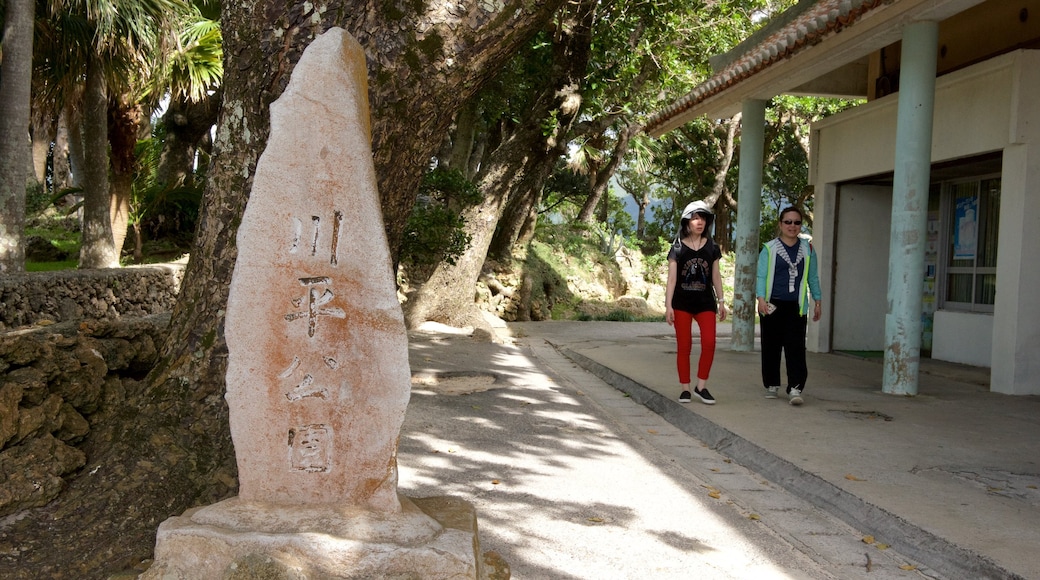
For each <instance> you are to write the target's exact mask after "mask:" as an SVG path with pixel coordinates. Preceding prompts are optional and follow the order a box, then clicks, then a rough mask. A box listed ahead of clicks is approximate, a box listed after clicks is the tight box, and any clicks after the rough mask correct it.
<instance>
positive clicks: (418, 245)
mask: <svg viewBox="0 0 1040 580" xmlns="http://www.w3.org/2000/svg"><path fill="white" fill-rule="evenodd" d="M480 200H481V193H480V190H479V189H477V187H476V186H475V185H473V183H472V182H470V181H469V180H467V179H466V178H465V177H464V176H463V175H462V173H460V172H459V171H457V170H454V169H441V168H437V169H434V170H432V171H430V172H428V173H427V174H426V175H425V176H423V182H422V184H421V185H420V187H419V202H418V203H416V205H415V207H414V208H413V209H412V215H411V216H410V217H409V218H408V225H407V226H406V228H405V234H404V240H403V242H402V246H401V262H403V263H408V264H412V265H416V266H423V267H432V266H435V265H437V264H438V263H439V262H446V263H448V264H452V265H454V264H455V263H456V261H457V260H458V259H459V257H461V256H462V254H463V253H464V252H465V251H466V249H467V248H468V247H469V243H470V236H469V234H467V233H466V232H465V231H464V229H463V227H464V226H465V220H464V219H463V217H462V215H461V212H462V210H463V209H465V208H466V207H468V206H471V205H473V204H475V203H477V202H479V201H480Z"/></svg>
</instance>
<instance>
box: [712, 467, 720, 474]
mask: <svg viewBox="0 0 1040 580" xmlns="http://www.w3.org/2000/svg"><path fill="white" fill-rule="evenodd" d="M711 470H712V471H714V472H715V473H718V472H719V468H718V467H712V468H711Z"/></svg>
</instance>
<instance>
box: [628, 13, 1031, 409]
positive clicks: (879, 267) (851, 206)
mask: <svg viewBox="0 0 1040 580" xmlns="http://www.w3.org/2000/svg"><path fill="white" fill-rule="evenodd" d="M715 62H717V63H718V64H717V69H716V70H717V73H716V74H715V75H714V76H713V77H712V79H709V81H707V82H706V83H704V84H703V85H701V86H699V87H697V89H696V90H695V91H694V92H692V93H691V94H690V95H687V96H685V97H684V98H683V99H681V100H679V101H677V102H676V103H675V104H673V105H672V106H670V107H668V108H666V109H664V110H662V111H661V112H660V113H658V114H657V115H655V116H654V117H653V118H652V119H651V120H650V122H649V123H648V125H647V130H648V132H650V133H651V134H662V133H664V132H666V131H667V130H670V129H671V128H674V127H675V126H678V124H681V123H683V122H685V121H688V120H690V119H692V118H695V117H697V116H700V115H711V116H717V117H722V116H729V115H731V114H733V113H734V112H736V111H738V110H743V111H744V113H745V116H744V120H743V122H744V123H745V125H747V123H748V122H749V121H751V122H754V121H755V119H754V118H751V119H749V118H748V111H749V110H750V111H751V112H752V113H754V111H755V108H754V107H751V108H749V107H748V103H756V102H763V101H764V100H768V99H769V98H771V97H772V96H774V95H778V94H782V93H795V94H811V95H821V96H822V95H825V96H842V97H855V98H862V99H865V102H864V104H862V105H859V106H857V107H854V108H852V109H848V110H846V111H844V112H842V113H839V114H837V115H834V116H832V117H828V118H826V119H824V120H822V121H820V122H817V123H816V124H814V126H813V127H812V148H811V157H810V168H809V180H810V183H811V184H812V185H813V187H814V190H815V199H814V223H813V231H812V235H813V240H814V245H815V246H816V249H817V252H818V254H819V257H820V276H821V284H822V286H823V291H824V304H825V308H824V314H823V319H822V320H821V321H820V323H819V324H815V325H810V331H809V338H808V346H809V348H810V350H813V351H818V352H828V351H833V350H874V351H876V350H883V351H885V365H884V371H883V372H884V373H885V380H884V384H885V387H884V390H885V391H886V392H890V393H893V394H911V395H912V394H916V380H917V379H916V373H917V363H918V362H919V360H920V357H922V356H925V357H927V356H930V357H932V358H935V359H940V360H945V361H953V362H959V363H966V364H970V365H976V366H985V367H989V368H990V388H991V390H992V391H995V392H1001V393H1007V394H1014V395H1027V394H1040V300H1038V297H1040V260H1037V259H1034V258H1036V257H1040V0H1036V1H1033V0H1030V1H1023V2H1011V1H1009V0H988V1H986V2H979V1H977V0H976V1H960V2H955V1H945V2H944V1H942V0H932V1H929V2H924V1H920V0H890V1H888V2H880V1H874V0H865V1H856V0H853V1H849V0H846V1H828V0H819V1H815V2H802V3H800V4H799V5H798V6H796V7H795V8H793V9H791V10H790V11H788V12H787V13H785V14H784V15H782V16H780V17H779V18H777V19H776V20H775V21H774V22H772V23H770V24H769V25H767V26H766V27H765V28H764V29H763V30H762V31H760V32H759V33H756V35H755V36H753V37H752V38H749V39H748V40H747V41H746V42H745V43H743V44H741V45H740V46H738V47H737V48H736V49H734V50H733V51H731V52H730V53H728V54H727V55H724V56H723V57H720V58H719V59H717V61H713V64H714V63H715ZM755 145H756V144H755V143H753V142H747V141H744V142H742V147H745V146H755ZM741 163H742V167H741V179H742V181H743V180H744V174H745V169H746V168H744V167H743V163H744V152H743V151H742V157H741ZM759 170H760V168H759ZM760 179H761V178H760V177H759V181H758V183H759V187H760V183H761V180H760ZM750 181H751V182H752V183H754V180H753V178H752V179H751V180H750ZM743 191H744V190H743V188H742V190H741V192H740V193H743ZM738 201H739V202H740V203H741V204H743V203H744V201H743V200H738ZM751 207H752V211H756V210H755V209H754V208H755V207H756V206H751ZM740 211H743V206H741V207H738V212H740ZM758 217H760V216H756V218H758ZM743 221H744V220H741V221H740V222H738V228H739V224H740V223H743ZM756 233H757V231H756ZM740 236H741V233H740V232H739V231H738V240H739V239H740ZM748 238H749V239H750V236H748ZM756 238H757V236H756ZM739 252H740V250H739V243H738V257H737V259H738V274H739V269H740V264H741V259H742V258H741V256H740V254H739ZM748 253H750V252H748ZM748 259H750V258H748V257H747V256H745V257H744V260H745V261H746V260H748ZM746 283H747V281H746V280H744V281H742V280H740V279H739V276H738V280H737V284H738V286H739V285H741V284H746ZM752 292H753V291H752ZM737 296H738V299H740V298H741V296H744V299H745V300H746V299H747V296H748V294H747V292H744V293H742V292H741V289H740V288H738V289H737ZM751 296H752V297H753V294H751ZM739 306H740V305H737V307H738V309H739ZM752 316H753V315H752ZM744 322H745V323H749V324H753V320H751V321H744ZM739 324H741V321H735V322H734V325H735V326H734V328H735V330H734V332H735V336H737V335H739V334H740V333H739V331H738V329H737V326H738V325H739Z"/></svg>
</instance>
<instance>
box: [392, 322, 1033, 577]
mask: <svg viewBox="0 0 1040 580" xmlns="http://www.w3.org/2000/svg"><path fill="white" fill-rule="evenodd" d="M726 330H727V327H723V333H722V334H725V333H726ZM501 333H502V334H503V335H508V336H509V337H510V338H509V339H508V340H507V341H506V343H505V344H497V343H491V342H487V341H480V340H477V339H474V338H472V337H468V336H464V335H461V334H440V333H436V332H434V333H417V334H414V335H413V336H411V337H410V353H411V366H412V372H413V395H412V402H411V404H410V405H409V411H408V417H407V419H406V422H405V426H404V428H403V429H402V434H401V447H400V456H399V466H400V490H401V492H402V493H403V494H404V495H409V496H412V497H423V496H428V495H453V496H457V497H462V498H463V499H467V500H469V501H471V502H473V503H474V504H475V505H476V507H477V513H478V517H479V525H480V526H481V542H482V550H485V551H488V550H490V551H494V552H497V553H498V554H499V555H500V556H501V557H502V558H503V559H504V560H505V561H506V562H507V563H508V564H509V565H510V567H511V569H512V573H513V578H516V579H526V578H536V579H542V578H545V579H550V578H552V579H556V578H565V579H566V578H596V579H597V580H600V579H613V578H617V579H625V578H653V579H671V578H675V579H679V578H693V577H696V578H756V579H758V578H840V579H851V578H864V579H871V580H879V579H881V580H888V579H895V578H917V579H920V578H925V577H928V578H949V579H960V578H972V579H974V578H1040V558H1038V557H1037V556H1036V553H1035V551H1036V547H1037V546H1040V526H1038V525H1037V522H1038V521H1040V520H1038V516H1040V489H1038V484H1040V477H1038V473H1040V467H1038V465H1037V462H1038V461H1040V398H1038V397H1007V396H1001V395H993V394H991V393H989V392H988V390H987V388H986V387H985V385H984V383H985V380H986V377H987V376H988V373H986V372H984V369H974V368H970V367H960V366H956V365H942V364H935V365H932V364H929V365H927V366H928V368H927V373H925V374H923V375H922V380H921V394H920V395H919V396H917V397H914V398H906V397H893V396H888V395H882V394H881V393H880V377H881V367H880V364H879V363H878V362H877V361H867V360H861V359H857V358H853V357H848V356H842V355H810V360H809V365H810V379H809V382H808V387H807V389H806V392H805V398H806V403H805V405H803V406H802V407H791V406H790V405H788V404H787V402H786V400H784V399H780V400H766V399H764V398H763V397H762V394H763V390H762V389H761V386H760V385H759V380H758V376H759V371H758V368H759V367H758V354H757V353H736V352H732V351H730V350H729V347H728V340H727V339H725V338H724V339H723V340H722V341H721V343H720V347H719V349H718V353H717V356H716V362H715V366H714V370H713V376H712V379H711V381H710V383H709V386H710V387H711V390H712V392H713V393H714V394H715V396H716V398H717V399H718V401H719V402H718V404H717V405H714V406H710V407H709V406H706V405H703V404H700V403H690V404H685V405H680V404H679V403H678V402H677V401H676V397H677V396H678V385H677V382H676V380H675V347H674V340H673V339H672V335H671V329H670V327H668V326H667V325H665V324H663V323H613V322H537V323H515V324H510V325H509V327H508V328H507V329H502V331H501ZM865 541H868V542H871V541H872V542H873V543H870V544H868V543H865Z"/></svg>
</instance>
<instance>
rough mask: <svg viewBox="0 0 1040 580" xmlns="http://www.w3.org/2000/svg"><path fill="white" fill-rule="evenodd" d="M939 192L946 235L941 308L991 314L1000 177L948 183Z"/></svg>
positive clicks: (995, 281) (995, 265)
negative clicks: (942, 192) (941, 193)
mask: <svg viewBox="0 0 1040 580" xmlns="http://www.w3.org/2000/svg"><path fill="white" fill-rule="evenodd" d="M943 191H944V200H943V201H944V203H945V205H946V208H947V209H946V211H945V214H946V218H947V227H946V228H945V230H946V231H947V232H948V235H946V236H945V237H946V240H945V247H944V250H945V252H944V253H945V254H946V260H945V270H946V271H945V275H944V279H945V287H944V290H945V291H944V296H943V299H944V300H943V306H944V307H946V308H948V309H951V310H968V311H974V312H992V311H993V304H994V303H995V302H996V297H997V235H998V232H999V227H998V226H999V219H1000V178H999V177H994V178H982V179H980V178H975V179H970V180H965V181H957V182H951V183H947V184H944V186H943Z"/></svg>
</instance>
